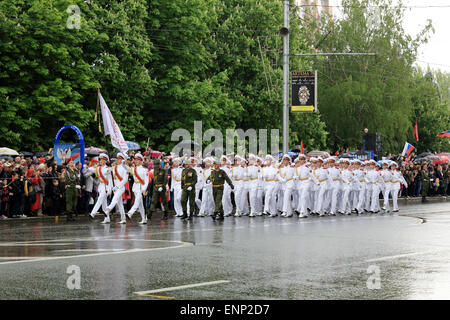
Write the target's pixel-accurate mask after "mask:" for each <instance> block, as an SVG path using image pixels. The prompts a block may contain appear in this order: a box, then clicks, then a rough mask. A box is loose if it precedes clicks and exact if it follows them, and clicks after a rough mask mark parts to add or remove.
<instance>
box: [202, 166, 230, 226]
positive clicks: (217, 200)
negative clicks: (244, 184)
mask: <svg viewBox="0 0 450 320" xmlns="http://www.w3.org/2000/svg"><path fill="white" fill-rule="evenodd" d="M225 181H226V182H227V183H228V184H229V185H230V187H231V189H234V186H233V182H231V180H230V178H229V177H228V175H227V173H226V172H225V171H223V170H222V169H219V170H213V171H211V174H210V175H209V177H208V179H207V183H209V182H211V183H212V185H213V199H214V214H213V215H212V218H213V219H214V220H215V219H216V215H217V214H219V219H220V220H223V206H222V196H223V186H224V184H225Z"/></svg>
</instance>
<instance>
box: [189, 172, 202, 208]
mask: <svg viewBox="0 0 450 320" xmlns="http://www.w3.org/2000/svg"><path fill="white" fill-rule="evenodd" d="M193 169H194V170H195V171H196V172H197V183H196V184H195V205H196V206H197V208H198V210H199V211H200V208H201V206H202V200H200V191H201V190H202V189H203V185H204V184H205V180H204V179H203V168H202V167H201V166H195V167H193ZM187 211H188V212H191V211H190V208H189V201H188V203H187ZM192 212H196V211H195V208H194V210H193V211H192Z"/></svg>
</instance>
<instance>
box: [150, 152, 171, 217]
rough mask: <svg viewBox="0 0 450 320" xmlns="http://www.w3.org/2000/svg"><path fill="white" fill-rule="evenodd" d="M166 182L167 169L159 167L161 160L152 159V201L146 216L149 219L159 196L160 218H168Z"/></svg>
mask: <svg viewBox="0 0 450 320" xmlns="http://www.w3.org/2000/svg"><path fill="white" fill-rule="evenodd" d="M167 182H168V174H167V171H166V170H165V169H163V168H161V161H159V160H154V161H153V191H152V202H151V203H150V212H149V214H148V216H147V218H148V219H149V220H150V219H151V218H152V214H153V212H154V211H155V207H156V203H157V202H158V200H159V198H160V197H161V200H162V205H163V212H164V216H163V217H162V220H167V219H168V214H167V209H168V205H167V189H166V185H167Z"/></svg>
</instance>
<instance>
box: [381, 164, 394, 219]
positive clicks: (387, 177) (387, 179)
mask: <svg viewBox="0 0 450 320" xmlns="http://www.w3.org/2000/svg"><path fill="white" fill-rule="evenodd" d="M382 166H383V169H382V170H380V175H381V178H382V179H383V184H382V189H381V192H382V193H383V207H382V208H381V209H383V210H384V211H385V212H386V213H389V212H391V208H390V205H389V193H390V192H391V186H392V183H391V182H392V172H391V171H390V170H389V164H388V163H387V162H386V161H383V162H382Z"/></svg>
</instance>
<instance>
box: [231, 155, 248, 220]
mask: <svg viewBox="0 0 450 320" xmlns="http://www.w3.org/2000/svg"><path fill="white" fill-rule="evenodd" d="M234 160H235V165H234V166H233V167H231V177H232V178H231V181H232V182H233V185H234V202H235V203H236V213H235V214H234V216H235V217H240V216H241V215H242V213H243V208H242V200H241V199H242V178H243V169H244V168H242V166H241V163H243V162H245V160H244V159H243V158H241V157H240V156H239V155H236V156H235V157H234Z"/></svg>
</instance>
